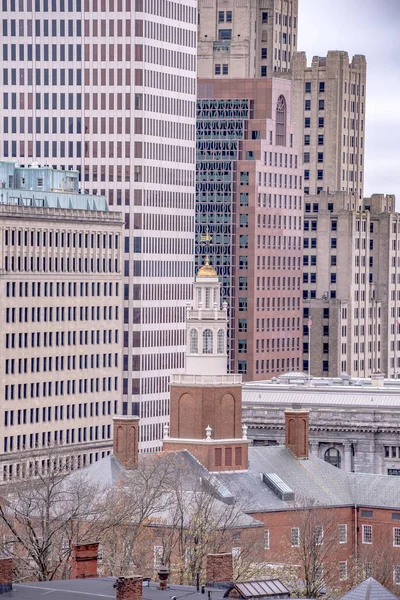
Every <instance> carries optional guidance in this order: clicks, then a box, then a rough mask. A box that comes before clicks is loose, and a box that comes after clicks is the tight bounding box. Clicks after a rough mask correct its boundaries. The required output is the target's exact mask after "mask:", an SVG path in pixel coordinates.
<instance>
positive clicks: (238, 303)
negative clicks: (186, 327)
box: [196, 78, 303, 380]
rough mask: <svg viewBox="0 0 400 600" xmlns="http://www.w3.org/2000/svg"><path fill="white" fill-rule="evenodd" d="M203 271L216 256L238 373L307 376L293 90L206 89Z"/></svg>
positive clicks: (255, 82) (247, 85)
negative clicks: (297, 373) (304, 371)
mask: <svg viewBox="0 0 400 600" xmlns="http://www.w3.org/2000/svg"><path fill="white" fill-rule="evenodd" d="M198 97H199V99H198V120H197V202H196V234H197V236H198V245H197V248H196V256H197V261H198V262H197V266H198V267H200V266H201V265H202V264H203V262H204V260H205V257H206V255H207V254H208V253H209V254H210V260H211V264H212V266H213V267H214V268H215V269H216V271H217V273H218V275H219V276H220V277H221V282H222V297H223V299H224V300H226V301H227V303H228V307H229V368H230V371H231V372H234V373H241V374H243V375H244V379H246V380H253V379H268V378H270V377H272V376H274V375H276V374H278V373H282V372H284V371H290V370H296V369H299V368H300V358H301V347H300V341H301V324H300V322H301V314H302V313H301V302H302V228H303V223H302V215H303V192H302V175H301V172H302V170H301V164H300V149H299V147H298V146H297V145H296V139H295V137H294V125H293V124H292V121H291V100H290V82H289V81H285V80H283V79H277V78H273V79H247V80H246V79H228V80H222V79H211V80H201V79H200V80H199V83H198Z"/></svg>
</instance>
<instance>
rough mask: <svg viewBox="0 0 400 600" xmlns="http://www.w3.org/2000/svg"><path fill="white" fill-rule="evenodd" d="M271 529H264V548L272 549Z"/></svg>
mask: <svg viewBox="0 0 400 600" xmlns="http://www.w3.org/2000/svg"><path fill="white" fill-rule="evenodd" d="M269 544H270V540H269V529H264V550H269V549H270V545H269Z"/></svg>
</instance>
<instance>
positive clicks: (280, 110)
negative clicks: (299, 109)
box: [276, 95, 286, 146]
mask: <svg viewBox="0 0 400 600" xmlns="http://www.w3.org/2000/svg"><path fill="white" fill-rule="evenodd" d="M276 145H277V146H285V145H286V100H285V98H284V96H282V95H280V96H279V98H278V102H277V105H276Z"/></svg>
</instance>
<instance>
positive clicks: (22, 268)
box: [4, 256, 119, 273]
mask: <svg viewBox="0 0 400 600" xmlns="http://www.w3.org/2000/svg"><path fill="white" fill-rule="evenodd" d="M4 270H5V271H6V272H7V273H9V272H12V273H20V272H29V271H30V272H41V273H49V272H52V273H60V272H61V273H118V272H119V260H118V259H117V258H116V259H115V260H112V258H109V259H108V260H107V259H106V258H103V259H101V258H97V259H95V258H90V259H89V258H84V259H83V258H72V259H70V258H66V259H65V258H64V257H63V256H62V257H61V258H60V259H59V258H58V257H57V256H56V257H55V258H54V259H53V257H50V258H48V259H46V258H45V257H43V258H42V259H40V257H39V256H37V257H36V260H35V258H34V257H33V256H30V257H28V256H5V257H4Z"/></svg>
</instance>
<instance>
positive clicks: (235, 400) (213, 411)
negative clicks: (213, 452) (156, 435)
mask: <svg viewBox="0 0 400 600" xmlns="http://www.w3.org/2000/svg"><path fill="white" fill-rule="evenodd" d="M208 425H210V427H211V428H212V437H213V438H215V439H233V438H240V437H241V431H242V386H241V385H232V386H224V385H192V386H182V385H171V421H170V435H171V437H172V438H182V439H204V437H205V428H206V427H207V426H208Z"/></svg>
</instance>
